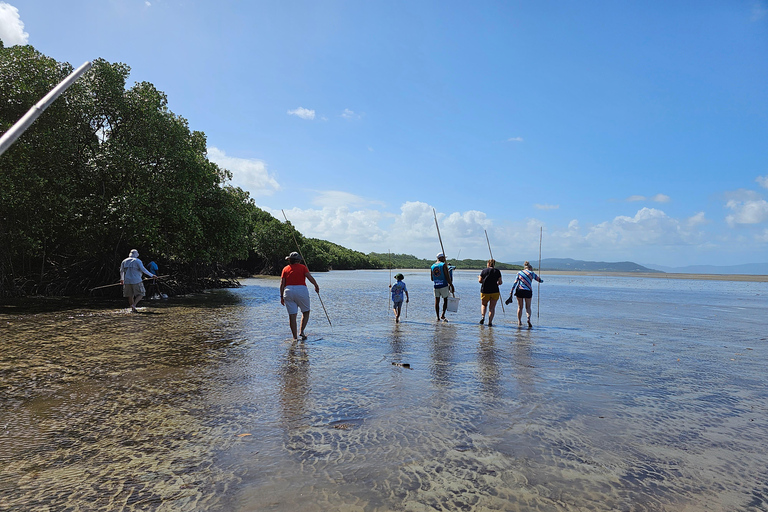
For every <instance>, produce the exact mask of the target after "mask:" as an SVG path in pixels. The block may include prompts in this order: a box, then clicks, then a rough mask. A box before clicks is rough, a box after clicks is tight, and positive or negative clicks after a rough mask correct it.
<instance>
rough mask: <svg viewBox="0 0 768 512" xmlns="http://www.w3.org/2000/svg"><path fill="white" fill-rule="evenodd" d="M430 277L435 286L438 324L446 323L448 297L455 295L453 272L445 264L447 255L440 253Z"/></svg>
mask: <svg viewBox="0 0 768 512" xmlns="http://www.w3.org/2000/svg"><path fill="white" fill-rule="evenodd" d="M430 277H431V278H432V282H433V283H434V286H435V314H436V315H437V320H438V322H439V321H440V320H442V321H444V322H445V321H446V318H445V311H446V309H448V295H449V293H454V288H453V279H452V278H451V271H450V269H449V268H448V265H447V264H446V263H445V254H443V253H439V254H438V255H437V261H436V262H435V263H434V264H433V265H432V268H431V270H430ZM440 299H443V316H440Z"/></svg>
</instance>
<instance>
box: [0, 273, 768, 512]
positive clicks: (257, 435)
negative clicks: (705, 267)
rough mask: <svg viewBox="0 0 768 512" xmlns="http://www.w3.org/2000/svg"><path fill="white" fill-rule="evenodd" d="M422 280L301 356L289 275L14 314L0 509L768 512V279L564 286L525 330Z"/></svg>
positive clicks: (587, 279)
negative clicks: (397, 301)
mask: <svg viewBox="0 0 768 512" xmlns="http://www.w3.org/2000/svg"><path fill="white" fill-rule="evenodd" d="M403 273H404V274H405V283H406V284H407V286H408V290H409V293H410V299H411V300H410V302H409V303H408V304H407V309H406V307H405V306H404V309H403V318H402V321H401V323H399V324H396V323H395V322H394V317H393V314H392V312H391V310H390V302H389V294H388V290H387V285H388V283H389V272H388V271H352V272H330V273H318V274H315V277H316V278H317V280H318V282H319V284H320V286H321V292H320V293H321V296H322V299H323V303H324V304H325V307H326V309H327V313H328V317H329V318H330V321H331V323H332V326H331V325H329V322H328V320H327V319H326V316H325V312H324V311H323V308H322V307H321V305H320V303H319V301H318V297H317V295H315V294H312V312H311V320H310V325H309V328H308V329H307V333H308V335H309V339H308V340H306V341H305V342H298V343H294V342H292V341H291V340H290V339H289V337H290V331H289V330H288V322H287V315H286V313H285V309H284V308H283V307H281V306H280V302H279V297H278V288H279V280H277V279H274V278H254V279H247V280H244V281H243V285H244V286H243V287H241V288H237V289H230V290H215V291H211V292H208V293H203V294H197V295H194V296H186V297H176V298H172V299H169V300H167V301H146V302H143V303H142V304H141V307H142V310H141V313H140V314H130V313H128V312H127V310H126V309H125V307H124V304H123V303H122V302H118V301H116V300H115V301H104V302H95V301H76V300H75V301H67V302H66V303H62V304H59V307H57V308H32V307H14V308H11V307H4V308H0V340H1V341H0V347H1V348H2V350H1V351H0V510H14V511H16V510H21V511H27V510H28V511H37V510H46V511H64V510H67V511H68V510H73V511H90V510H110V511H112V510H125V511H134V510H137V511H138V510H153V511H154V510H157V511H171V510H172V511H180V510H181V511H187V510H188V511H193V510H195V511H196V510H213V511H219V510H220V511H256V510H277V511H292V512H293V511H319V510H334V511H335V510H342V511H390V510H391V511H438V510H467V511H497V510H498V511H587V510H589V511H617V510H620V511H685V512H700V511H701V512H703V511H755V510H757V511H761V510H768V484H766V482H768V455H767V454H766V453H765V446H768V425H766V417H768V415H767V413H768V379H767V378H766V376H765V368H766V367H768V329H767V328H766V318H767V316H766V311H768V283H766V282H761V281H757V280H751V281H734V280H728V281H725V280H708V279H695V278H694V279H690V278H685V279H659V278H655V277H643V276H633V275H629V276H627V275H614V274H599V275H597V274H561V273H557V274H552V275H549V274H547V273H545V274H544V276H543V277H544V280H545V282H544V283H543V284H542V285H541V286H540V287H539V288H538V289H537V291H535V293H534V298H533V325H534V326H533V328H532V329H528V328H523V329H521V328H518V327H517V325H516V323H517V319H516V316H515V309H516V306H515V305H513V304H510V305H505V306H504V311H502V308H501V304H499V306H497V316H496V319H495V320H494V326H493V327H488V326H487V325H478V320H479V318H480V299H479V284H478V283H477V275H478V272H474V271H457V272H456V276H455V279H456V288H457V296H458V297H460V302H459V311H458V312H457V313H449V314H448V320H449V321H448V322H436V321H435V320H434V317H435V313H434V298H433V295H432V289H431V283H430V281H429V274H428V272H427V271H423V270H422V271H416V270H409V271H403ZM513 278H514V274H513V273H512V272H505V273H504V280H505V284H504V285H503V286H502V290H503V294H502V295H503V296H506V295H507V294H508V292H509V288H510V287H511V284H512V281H513Z"/></svg>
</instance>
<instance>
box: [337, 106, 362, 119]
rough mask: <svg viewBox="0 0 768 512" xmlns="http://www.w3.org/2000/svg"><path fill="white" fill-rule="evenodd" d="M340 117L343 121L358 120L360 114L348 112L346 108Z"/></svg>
mask: <svg viewBox="0 0 768 512" xmlns="http://www.w3.org/2000/svg"><path fill="white" fill-rule="evenodd" d="M341 117H343V118H344V119H349V120H352V119H360V117H361V116H360V114H357V113H355V112H354V111H353V110H349V109H348V108H345V109H344V112H342V113H341Z"/></svg>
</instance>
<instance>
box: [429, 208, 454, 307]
mask: <svg viewBox="0 0 768 512" xmlns="http://www.w3.org/2000/svg"><path fill="white" fill-rule="evenodd" d="M432 214H433V215H434V216H435V227H436V228H437V239H438V240H440V252H442V253H443V256H445V247H443V237H442V236H440V225H439V224H438V223H437V212H436V211H435V209H434V208H432ZM445 266H446V268H445V271H446V272H448V273H449V274H450V272H451V270H450V269H449V268H448V258H446V259H445ZM449 277H450V276H449ZM451 283H453V279H451ZM449 289H450V288H449ZM453 289H454V290H455V289H456V288H455V286H454V288H453ZM451 295H453V296H454V297H456V294H455V293H454V292H451Z"/></svg>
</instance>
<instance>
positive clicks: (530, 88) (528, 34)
mask: <svg viewBox="0 0 768 512" xmlns="http://www.w3.org/2000/svg"><path fill="white" fill-rule="evenodd" d="M0 37H2V39H3V41H4V42H5V44H6V46H9V45H11V44H25V43H27V44H31V45H33V46H34V47H35V48H37V49H38V50H39V51H41V52H42V53H44V54H46V55H49V56H51V57H54V58H55V59H57V60H59V61H67V62H70V63H71V64H72V65H73V66H75V67H76V66H78V65H80V64H82V63H83V62H85V61H87V60H92V59H94V58H97V57H102V58H104V59H106V60H108V61H110V62H123V63H125V64H128V65H129V66H130V67H131V69H132V73H131V77H130V79H129V85H132V84H133V83H135V82H137V81H148V82H152V83H153V84H154V85H155V86H156V87H157V88H158V89H160V90H162V91H164V92H165V93H166V94H167V95H168V101H169V106H170V109H171V110H172V111H173V112H175V113H177V114H179V115H181V116H183V117H185V118H187V119H188V120H189V123H190V127H191V128H192V129H194V130H200V131H203V132H205V134H206V135H207V137H208V147H209V158H210V159H211V160H213V161H215V162H217V163H219V164H220V165H222V166H224V167H226V168H228V169H229V170H231V171H232V172H233V174H234V178H233V183H234V184H235V185H238V186H241V187H243V188H244V189H246V190H248V191H249V192H250V193H251V195H252V196H253V197H254V199H255V201H256V203H257V204H258V205H259V206H260V207H262V208H264V209H266V210H268V211H270V212H272V213H273V214H275V215H276V216H277V217H278V218H282V214H281V213H280V210H281V209H284V210H285V212H286V214H287V215H288V218H289V219H290V220H291V221H292V222H293V223H294V224H295V225H296V226H297V227H298V228H299V229H300V230H301V231H302V232H303V233H304V234H306V235H308V236H313V237H318V238H324V239H328V240H331V241H333V242H336V243H339V244H342V245H345V246H347V247H351V248H353V249H357V250H361V251H363V252H370V251H378V252H386V251H388V250H391V251H392V252H397V253H410V254H415V255H417V256H420V257H426V258H432V257H434V255H435V253H437V252H438V251H439V249H440V246H439V242H438V240H437V236H436V231H435V227H434V220H433V216H432V209H433V208H434V209H436V211H437V213H438V217H439V219H440V228H441V232H442V236H443V242H444V245H445V250H446V253H447V254H448V256H449V258H453V257H457V256H460V257H461V258H486V257H487V254H488V252H487V251H488V249H487V245H486V241H485V234H484V231H485V230H487V232H488V235H489V237H490V240H491V243H492V246H493V250H494V256H495V257H496V259H498V260H501V261H519V260H524V259H530V260H536V259H537V258H538V249H539V234H540V230H543V241H542V255H543V257H545V258H547V257H559V258H567V257H570V258H576V259H587V260H601V261H624V260H631V261H635V262H638V263H644V264H659V265H668V266H683V265H688V264H714V265H731V264H741V263H754V262H768V0H743V1H742V0H728V1H725V0H723V1H700V0H696V1H693V0H691V1H674V2H669V1H642V2H641V1H634V2H632V1H628V2H613V1H601V2H597V1H583V2H562V1H558V2H555V1H551V2H548V1H544V2H527V1H507V2H494V1H484V2H464V1H419V2H412V1H411V2H405V1H377V2H374V1H287V0H286V1H268V2H262V1H253V2H246V1H220V2H195V1H181V0H149V1H145V0H83V1H67V2H62V1H60V0H10V1H5V2H3V1H2V0H0Z"/></svg>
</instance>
